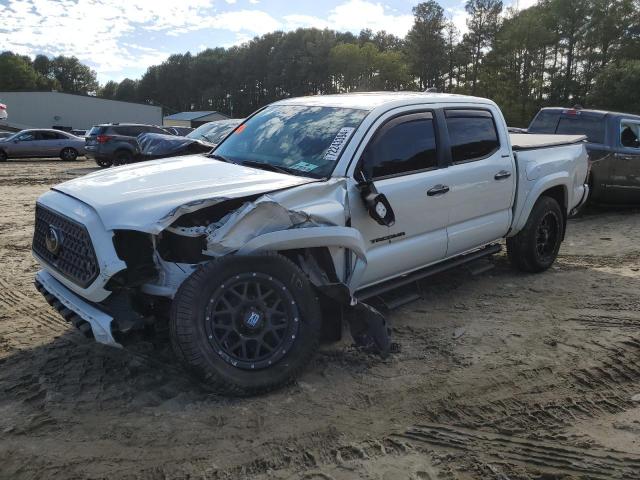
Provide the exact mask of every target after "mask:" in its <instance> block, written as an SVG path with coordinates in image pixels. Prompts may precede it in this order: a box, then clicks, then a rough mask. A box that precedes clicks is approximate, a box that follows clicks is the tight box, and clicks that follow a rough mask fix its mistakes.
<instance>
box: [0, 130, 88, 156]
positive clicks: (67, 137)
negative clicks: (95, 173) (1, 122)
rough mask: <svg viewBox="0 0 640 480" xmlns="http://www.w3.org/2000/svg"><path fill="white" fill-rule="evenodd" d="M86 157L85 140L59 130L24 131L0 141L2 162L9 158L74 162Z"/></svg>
mask: <svg viewBox="0 0 640 480" xmlns="http://www.w3.org/2000/svg"><path fill="white" fill-rule="evenodd" d="M80 155H84V138H80V137H76V136H74V135H71V134H70V133H66V132H61V131H59V130H44V129H38V130H22V131H21V132H18V133H16V134H14V135H12V136H10V137H9V138H5V139H0V162H4V161H6V160H7V159H8V158H43V157H59V158H61V159H62V160H69V161H73V160H75V159H76V158H78V157H79V156H80Z"/></svg>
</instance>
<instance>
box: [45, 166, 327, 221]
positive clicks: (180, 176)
mask: <svg viewBox="0 0 640 480" xmlns="http://www.w3.org/2000/svg"><path fill="white" fill-rule="evenodd" d="M316 181H317V180H315V179H312V178H305V177H298V176H295V175H286V174H281V173H277V172H269V171H266V170H259V169H256V168H250V167H243V166H240V165H234V164H230V163H225V162H221V161H219V160H214V159H212V158H208V157H206V156H204V155H192V156H187V157H177V158H168V159H164V160H155V161H151V162H144V163H139V164H134V165H129V166H125V167H117V168H111V169H108V170H102V171H99V172H95V173H91V174H89V175H86V176H84V177H80V178H76V179H74V180H70V181H68V182H65V183H62V184H60V185H57V186H56V187H54V188H53V189H54V190H57V191H59V192H62V193H64V194H66V195H69V196H72V197H74V198H77V199H78V200H80V201H82V202H84V203H86V204H87V205H89V206H91V207H93V208H94V209H95V210H96V212H97V213H98V215H99V216H100V218H101V220H102V222H103V224H104V226H105V227H106V228H107V229H109V230H113V229H132V230H139V231H143V232H148V233H159V232H160V231H162V230H163V229H164V228H166V227H167V226H168V225H170V224H171V223H172V222H173V220H174V219H175V218H177V217H178V216H180V215H182V214H184V213H187V212H189V211H193V210H196V209H199V208H203V207H205V206H207V204H215V203H218V202H220V201H223V200H227V199H233V198H242V197H248V196H252V195H260V194H264V193H268V192H273V191H276V190H281V189H284V188H290V187H294V186H297V185H302V184H305V183H311V182H316Z"/></svg>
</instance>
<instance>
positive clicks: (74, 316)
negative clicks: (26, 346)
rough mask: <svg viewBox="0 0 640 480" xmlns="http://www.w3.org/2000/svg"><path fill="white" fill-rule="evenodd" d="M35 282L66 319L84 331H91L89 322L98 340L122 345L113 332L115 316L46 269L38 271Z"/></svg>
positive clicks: (116, 345)
mask: <svg viewBox="0 0 640 480" xmlns="http://www.w3.org/2000/svg"><path fill="white" fill-rule="evenodd" d="M35 284H36V288H37V289H38V291H39V292H40V293H42V295H44V298H45V300H46V301H47V302H48V303H49V305H51V306H52V307H53V308H55V309H56V310H57V311H58V312H59V313H60V315H62V316H63V317H64V319H65V320H67V321H68V322H71V323H73V324H74V325H75V326H76V327H77V328H79V329H80V330H81V331H83V332H84V333H89V332H88V330H87V327H86V325H87V324H88V325H89V326H90V327H91V333H92V334H93V337H94V338H95V339H96V341H97V342H99V343H103V344H105V345H109V346H112V347H121V345H120V344H119V343H118V342H116V341H115V339H114V338H113V334H112V332H111V323H112V322H113V317H111V316H110V315H107V314H106V313H104V312H103V311H101V310H99V309H98V308H96V307H95V306H94V305H92V304H91V303H89V302H87V301H86V300H84V299H83V298H81V297H80V296H78V295H76V294H75V293H73V292H72V291H71V290H69V289H68V288H67V287H65V286H64V285H63V284H62V283H60V282H59V281H58V280H56V279H55V278H54V277H53V276H52V275H51V274H50V273H48V272H47V271H46V270H40V271H39V272H38V273H36V279H35Z"/></svg>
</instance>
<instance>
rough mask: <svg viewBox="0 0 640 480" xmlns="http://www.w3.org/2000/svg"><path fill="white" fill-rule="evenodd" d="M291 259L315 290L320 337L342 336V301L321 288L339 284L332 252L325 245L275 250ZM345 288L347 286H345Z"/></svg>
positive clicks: (335, 337)
mask: <svg viewBox="0 0 640 480" xmlns="http://www.w3.org/2000/svg"><path fill="white" fill-rule="evenodd" d="M277 253H278V254H280V255H282V256H283V257H286V258H288V259H289V260H291V261H292V262H293V263H294V264H295V265H296V266H297V267H298V268H299V269H300V270H301V271H302V272H303V273H304V274H305V275H306V276H307V278H308V279H309V281H310V283H311V285H312V286H313V287H314V290H315V291H316V294H317V298H318V302H319V305H320V309H321V311H322V315H321V318H322V330H321V340H322V341H323V342H337V341H339V340H340V339H341V338H342V332H343V327H344V323H343V318H344V310H345V304H344V303H342V302H338V301H336V299H335V298H333V297H331V296H329V295H327V293H326V291H325V290H324V289H323V288H322V287H323V286H326V285H337V284H340V281H339V279H338V275H337V273H336V269H335V265H334V264H333V260H332V257H331V253H330V252H329V249H328V248H327V247H316V248H301V249H292V250H281V251H279V252H277ZM344 289H347V287H346V286H344Z"/></svg>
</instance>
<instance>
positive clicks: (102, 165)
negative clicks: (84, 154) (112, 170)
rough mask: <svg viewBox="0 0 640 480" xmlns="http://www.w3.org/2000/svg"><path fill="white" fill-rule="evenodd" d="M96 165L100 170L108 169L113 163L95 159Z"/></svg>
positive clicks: (103, 159)
mask: <svg viewBox="0 0 640 480" xmlns="http://www.w3.org/2000/svg"><path fill="white" fill-rule="evenodd" d="M96 164H97V165H98V166H99V167H100V168H109V167H110V166H111V165H113V162H112V161H111V160H107V159H105V158H96Z"/></svg>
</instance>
